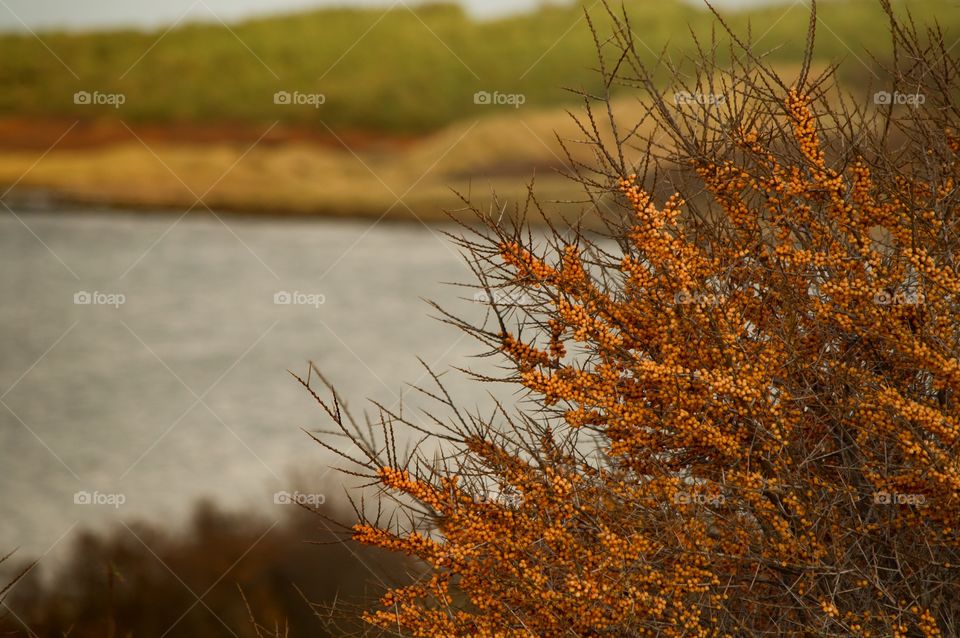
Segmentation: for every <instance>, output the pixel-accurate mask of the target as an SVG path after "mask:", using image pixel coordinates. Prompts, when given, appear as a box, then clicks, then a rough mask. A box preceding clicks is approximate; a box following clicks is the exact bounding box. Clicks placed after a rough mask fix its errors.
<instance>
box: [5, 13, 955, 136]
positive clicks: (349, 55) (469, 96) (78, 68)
mask: <svg viewBox="0 0 960 638" xmlns="http://www.w3.org/2000/svg"><path fill="white" fill-rule="evenodd" d="M588 4H591V5H592V6H593V9H592V14H593V15H594V17H595V18H596V23H597V24H598V25H603V24H605V20H604V19H603V16H602V13H601V12H602V5H601V4H599V3H597V4H593V3H592V2H591V3H588ZM805 4H806V3H798V4H796V5H795V6H794V7H793V8H792V9H790V10H789V11H786V14H785V10H786V7H785V6H778V7H771V8H766V9H763V10H757V11H751V12H750V13H749V14H747V13H740V14H735V13H730V14H729V19H730V22H731V24H733V25H734V26H736V27H737V28H738V29H741V30H743V31H745V30H746V27H747V24H748V19H749V21H750V24H751V25H752V32H753V34H754V36H755V37H756V38H759V42H758V45H757V50H758V51H771V53H770V55H771V56H772V58H773V59H774V60H777V61H782V62H784V63H795V62H796V61H797V58H798V55H799V53H800V51H802V48H803V44H804V37H803V36H804V34H805V30H806V21H807V19H808V14H807V8H806V7H805V6H804V5H805ZM627 7H628V11H629V12H630V14H631V16H632V21H633V24H634V27H635V30H636V33H637V36H638V37H639V38H640V39H641V40H642V41H643V43H644V44H646V46H647V47H649V49H650V50H652V51H658V50H660V48H661V47H663V46H664V45H666V44H668V43H669V42H671V41H675V42H678V43H688V42H689V41H690V38H689V37H688V35H687V33H686V31H687V25H688V24H689V25H691V26H692V28H693V29H694V31H696V32H697V33H698V34H700V35H701V36H706V35H708V34H709V30H710V28H711V26H712V25H713V23H714V21H713V18H712V16H710V15H709V14H707V13H706V12H705V11H704V10H702V9H700V8H695V7H692V6H690V5H687V4H683V3H681V2H679V1H678V0H662V1H659V2H652V1H650V0H628V1H627ZM909 7H910V9H911V11H912V12H913V13H914V15H915V16H917V17H918V18H919V19H921V20H922V21H928V20H929V19H930V18H931V16H936V17H937V18H938V19H939V20H940V21H941V23H942V24H943V25H944V27H945V29H946V30H947V31H948V34H949V32H954V31H957V28H956V27H958V26H960V12H958V8H957V6H956V5H955V4H951V3H947V2H944V1H942V0H909ZM820 17H821V23H822V26H821V29H820V31H819V42H818V57H819V58H820V59H821V60H824V61H828V60H829V61H834V60H840V59H844V58H846V59H847V60H848V64H846V65H845V67H844V72H843V77H844V78H845V79H846V80H848V81H851V82H865V81H867V80H871V79H872V76H871V73H870V72H868V71H867V70H866V69H865V68H864V67H863V66H862V65H861V64H860V63H859V62H858V61H857V58H858V57H859V58H861V59H863V60H864V61H868V60H869V58H867V57H866V56H865V55H864V53H863V46H864V45H872V46H882V43H884V42H885V41H886V37H885V35H884V33H885V24H886V21H885V17H884V15H883V14H882V12H881V11H880V8H879V3H878V2H876V1H875V0H843V1H842V2H841V1H834V2H829V1H827V2H822V3H821V5H820ZM161 33H162V32H155V33H143V32H137V31H113V32H104V33H95V34H67V33H44V34H41V37H42V39H43V43H41V42H40V41H38V40H37V39H35V38H34V37H32V36H30V35H6V36H3V37H2V38H0V86H2V87H3V90H2V91H0V116H13V115H30V116H54V117H61V116H62V117H71V118H74V117H77V118H90V117H117V116H119V117H122V118H123V119H125V120H128V121H134V122H158V123H177V122H184V121H190V122H206V121H217V122H220V123H231V122H238V123H250V122H272V121H274V120H283V121H287V122H291V123H303V124H309V123H316V125H317V127H319V128H322V125H321V124H320V121H321V120H322V121H323V122H325V123H326V124H327V125H329V126H331V127H333V128H335V129H336V128H338V127H339V128H353V129H362V130H370V131H389V132H394V133H420V132H424V131H429V130H434V129H437V128H438V127H440V126H442V125H445V124H448V123H450V122H452V121H454V120H457V119H460V118H462V117H466V116H474V115H478V114H481V113H489V112H490V111H491V110H493V109H500V110H502V111H506V110H508V109H511V108H512V107H511V106H510V105H509V104H504V105H500V106H489V105H477V104H474V94H475V93H476V92H477V91H488V92H491V93H492V92H494V91H499V92H500V93H502V94H513V93H521V94H523V95H524V99H525V101H526V103H525V105H524V108H530V107H533V106H552V105H557V104H561V103H564V102H567V101H570V100H571V96H570V95H569V94H568V93H566V92H565V91H564V90H563V88H562V87H564V86H571V87H585V88H592V87H594V86H595V84H596V82H597V78H596V74H595V71H594V70H592V68H591V67H592V61H593V59H594V57H595V56H594V53H593V43H592V40H591V36H590V34H589V31H588V29H587V25H586V22H585V21H584V20H583V19H582V10H581V9H580V8H579V7H569V8H567V7H564V8H558V7H545V8H543V9H541V10H539V11H538V12H536V13H533V14H527V15H521V16H516V17H511V18H508V19H502V20H497V21H490V22H477V21H473V20H471V19H470V18H469V17H468V16H466V15H465V14H464V13H463V12H462V11H461V10H460V9H458V8H456V7H454V6H449V5H431V6H426V7H420V8H418V9H416V12H413V11H411V10H409V9H406V8H397V9H395V10H393V11H391V12H389V13H387V14H384V12H383V10H375V9H364V10H348V9H336V10H323V11H316V12H311V13H305V14H298V15H289V16H281V17H274V18H269V19H261V20H254V21H249V22H245V23H242V24H238V25H232V26H231V27H230V28H227V27H224V26H222V25H220V24H193V25H184V26H181V27H178V28H176V29H174V30H172V31H170V32H169V33H167V34H166V35H165V36H163V37H162V38H160V35H161ZM761 36H762V37H761ZM158 38H160V39H159V41H158ZM948 40H950V38H949V37H948ZM44 43H45V45H46V46H45V45H44ZM47 47H49V49H50V50H48V49H47ZM669 50H670V52H671V55H677V56H680V55H681V54H682V53H683V51H680V50H678V49H677V48H676V47H672V48H669ZM51 51H52V52H51ZM54 54H55V55H54ZM58 57H59V59H60V60H62V63H61V61H60V60H58ZM651 58H652V53H651ZM68 67H69V69H68ZM71 71H72V72H71ZM74 73H75V74H76V75H77V76H78V78H79V79H77V78H75V77H74V75H73V74H74ZM77 91H87V92H90V93H93V92H95V91H99V92H100V93H101V94H113V93H122V94H123V96H124V98H125V103H124V104H123V105H122V106H121V107H120V108H119V109H116V108H114V107H113V106H111V105H110V104H101V105H84V104H75V103H74V94H75V92H77ZM277 91H287V92H288V93H291V94H294V93H295V92H300V93H301V94H303V95H309V94H315V93H316V94H323V96H324V98H325V102H324V103H323V104H322V105H320V106H319V107H315V106H314V105H311V104H303V105H289V104H275V103H274V95H275V93H276V92H277ZM303 99H306V98H303Z"/></svg>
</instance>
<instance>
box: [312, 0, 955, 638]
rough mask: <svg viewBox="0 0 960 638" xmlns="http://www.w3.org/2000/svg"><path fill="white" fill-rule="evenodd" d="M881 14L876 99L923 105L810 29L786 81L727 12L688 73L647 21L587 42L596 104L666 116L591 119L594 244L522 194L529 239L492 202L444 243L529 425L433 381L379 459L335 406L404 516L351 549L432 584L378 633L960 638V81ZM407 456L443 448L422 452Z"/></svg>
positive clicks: (596, 114)
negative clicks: (616, 102)
mask: <svg viewBox="0 0 960 638" xmlns="http://www.w3.org/2000/svg"><path fill="white" fill-rule="evenodd" d="M877 10H878V11H886V13H887V15H888V17H889V20H890V34H891V42H892V44H893V47H892V49H891V52H890V54H889V56H887V58H886V59H887V60H889V62H888V63H887V64H886V66H885V76H884V80H885V82H887V84H886V85H885V86H884V87H883V88H884V89H885V90H888V91H901V92H902V91H909V92H910V93H912V94H918V95H921V94H922V95H923V96H924V100H923V104H922V105H920V106H917V105H902V104H896V103H895V102H896V100H884V99H874V96H873V95H870V96H866V97H864V96H851V95H844V94H842V92H841V91H840V90H839V89H838V87H837V86H836V84H835V83H834V82H833V76H832V70H831V69H827V70H825V71H815V70H814V69H812V68H811V64H810V60H811V53H810V52H811V51H812V50H813V48H814V47H815V46H816V31H817V30H816V25H817V20H816V15H815V8H814V9H813V11H812V12H811V20H810V25H811V26H810V29H809V32H808V33H807V34H806V38H807V43H808V46H807V49H808V52H807V55H806V57H805V59H804V60H803V61H802V64H801V65H800V68H799V71H797V72H795V73H793V74H792V75H791V77H783V74H782V73H778V72H776V71H775V70H774V69H771V68H770V67H769V66H768V65H766V64H765V62H764V60H763V56H762V55H761V53H759V52H758V51H757V50H756V48H755V47H753V46H752V45H751V44H750V42H749V40H748V39H746V38H741V37H740V36H739V35H738V34H736V33H733V32H732V31H731V30H729V29H725V23H724V22H723V20H722V17H720V16H719V15H718V16H717V20H718V24H719V26H720V29H718V32H719V33H720V35H719V36H717V37H716V38H715V40H714V41H712V42H704V43H699V42H698V43H697V44H698V47H699V50H700V51H701V53H700V55H699V56H698V57H696V58H695V59H693V60H686V61H683V62H678V63H677V64H676V65H675V66H674V65H672V64H671V63H670V62H669V60H668V59H666V58H665V59H664V60H662V61H661V64H660V65H659V66H658V67H657V68H649V67H647V66H644V65H643V64H642V63H641V56H640V55H638V53H637V49H636V47H637V46H638V44H637V42H636V38H635V35H634V32H635V30H636V29H638V28H642V26H638V25H631V24H630V23H629V20H628V19H627V17H626V16H624V15H623V14H620V13H617V12H616V11H613V10H610V9H609V8H608V11H607V13H606V15H605V17H604V19H605V21H606V22H609V23H610V25H611V30H610V33H609V34H608V33H606V32H604V33H600V32H599V29H597V28H594V27H593V25H594V20H593V18H591V20H590V23H591V28H592V29H594V32H595V33H596V34H597V38H596V39H597V43H598V51H599V53H600V64H599V68H600V73H602V74H603V77H604V79H605V84H606V86H608V87H613V86H616V85H627V86H633V87H636V88H638V89H639V90H641V91H644V92H645V96H644V98H643V99H644V100H645V103H646V104H648V111H647V116H648V118H649V121H648V122H647V124H648V125H647V126H646V127H640V126H633V127H631V126H624V125H623V124H622V123H618V122H616V121H613V120H612V115H610V113H611V111H610V110H608V109H607V108H606V106H605V102H606V98H607V96H606V95H584V96H583V97H584V101H585V106H586V115H585V116H584V117H583V118H582V119H581V125H582V130H583V132H584V138H585V139H584V140H581V142H582V143H587V144H592V145H594V147H595V149H596V157H597V162H596V165H594V166H585V165H574V164H572V165H571V178H572V179H575V180H577V181H578V182H580V184H581V185H582V186H583V191H584V205H583V208H584V215H591V216H593V217H594V218H596V219H599V220H602V223H603V227H604V228H605V229H606V230H605V231H604V232H601V233H589V232H586V231H583V230H581V229H580V225H579V224H578V222H577V220H570V223H569V224H568V225H566V226H563V227H561V226H559V225H554V226H550V227H549V228H548V229H547V230H545V231H540V230H536V229H532V228H531V226H530V224H529V223H528V220H529V219H531V218H533V216H534V215H535V214H536V213H537V212H538V211H540V210H541V207H542V206H546V205H547V204H541V203H540V202H539V201H537V199H536V197H535V188H532V189H531V195H530V198H529V200H528V201H527V202H526V205H525V206H524V207H522V208H521V209H520V210H518V211H517V215H516V216H514V218H512V219H511V220H509V221H504V219H503V218H502V217H501V216H499V215H495V216H490V215H489V214H487V213H485V212H484V210H483V209H481V208H480V207H477V208H475V211H476V213H477V216H478V219H479V221H480V222H481V223H480V224H479V225H476V226H469V227H464V232H463V233H462V234H461V235H457V236H456V237H455V239H454V241H456V242H457V243H458V245H459V246H460V248H462V249H463V251H464V253H465V254H466V255H468V258H469V260H470V263H471V266H472V267H473V271H474V272H475V273H476V275H477V281H476V282H475V284H476V285H477V287H478V288H479V289H480V290H483V291H485V292H486V297H485V298H486V299H487V300H488V301H489V312H488V315H487V320H486V321H484V322H482V323H481V324H480V325H477V322H469V321H466V320H462V319H458V318H457V317H456V315H455V314H453V313H445V314H444V317H445V318H446V320H447V321H450V322H452V323H454V324H456V325H458V326H460V327H461V328H462V329H463V330H465V331H467V332H468V333H469V334H471V335H472V336H474V337H475V338H477V339H478V340H479V341H480V342H482V343H483V344H486V345H487V346H488V347H489V348H490V352H489V353H488V354H491V355H493V356H497V357H499V358H500V359H501V361H502V362H503V363H504V369H505V370H506V372H505V373H504V374H503V375H502V376H501V377H500V378H497V379H492V378H489V377H483V378H480V379H478V382H482V381H498V382H501V383H505V384H508V385H512V386H513V387H515V388H518V389H522V390H523V392H524V394H523V397H524V400H523V401H521V402H520V403H519V404H518V406H516V407H514V406H506V405H500V404H498V406H497V408H498V409H497V410H496V412H495V414H494V415H493V416H492V417H483V416H482V415H480V414H470V413H468V412H467V411H465V410H463V409H461V408H459V407H458V406H457V404H456V401H455V400H454V399H453V398H452V397H450V396H448V395H447V394H446V393H445V392H444V391H443V389H442V384H440V383H439V378H438V377H436V376H435V377H434V379H435V380H436V381H437V385H438V387H439V388H440V389H439V390H425V391H427V392H430V393H431V394H432V396H434V397H436V398H437V400H438V401H440V403H441V404H443V405H444V406H445V408H444V414H445V415H446V414H448V415H447V416H436V417H435V418H434V426H433V427H432V428H428V427H424V426H423V425H422V424H420V423H419V422H416V421H414V420H412V419H411V418H410V417H409V416H404V415H402V414H398V413H395V412H391V411H389V410H386V409H381V411H380V420H379V421H377V422H373V423H372V424H371V425H372V426H374V427H377V428H382V429H381V430H380V436H379V438H377V437H372V436H363V435H361V434H360V432H361V430H356V429H354V426H352V425H351V421H350V420H349V419H348V418H347V417H346V415H345V413H344V412H343V411H342V410H341V403H340V401H339V399H338V398H337V397H336V394H334V398H333V400H327V399H324V398H321V397H320V396H319V394H316V393H315V396H316V397H317V399H318V401H320V403H321V404H322V405H323V406H324V407H325V408H326V409H327V411H328V413H329V414H330V416H331V417H332V418H333V419H334V421H335V422H336V423H337V424H339V425H340V427H341V428H343V431H344V432H346V433H348V434H349V435H350V436H351V438H352V439H353V442H354V443H355V444H356V446H357V447H358V448H359V450H360V451H359V452H356V453H354V452H349V453H348V452H343V451H342V449H341V448H337V449H338V450H340V451H341V453H342V454H344V456H345V457H346V458H349V459H350V460H351V461H353V462H355V463H356V464H357V465H358V469H357V470H356V473H357V474H359V475H362V476H366V477H368V478H369V479H370V481H371V482H372V484H373V485H375V486H376V487H377V488H378V489H379V494H380V497H381V499H383V500H384V502H388V501H390V500H392V501H393V503H395V506H394V508H393V509H389V508H384V509H381V510H378V515H376V516H375V515H373V514H371V508H370V507H369V505H368V504H363V505H361V506H360V507H358V508H357V512H358V515H359V516H360V520H359V521H358V522H357V523H356V524H355V525H353V526H352V529H351V534H352V536H353V538H354V539H355V540H356V541H358V542H360V543H363V544H366V545H372V546H376V547H380V548H386V549H390V550H393V551H396V552H403V553H405V554H408V555H410V556H414V557H417V558H418V559H419V560H420V561H422V562H423V564H424V565H425V566H426V568H427V569H426V570H425V572H424V575H423V576H422V577H419V578H417V579H416V580H414V581H413V582H412V583H410V584H409V585H407V586H403V587H398V588H394V589H391V590H389V591H386V592H385V593H384V595H383V597H382V599H381V600H380V605H379V606H378V607H377V608H376V609H373V610H370V611H368V612H367V613H366V614H365V619H366V620H367V622H368V623H369V624H370V625H371V626H373V627H375V628H379V629H380V630H381V631H382V632H383V634H385V635H397V636H423V637H435V636H491V637H492V636H505V637H506V636H531V635H532V636H664V637H670V636H675V637H680V636H702V637H706V636H874V637H884V636H902V637H906V636H926V637H933V636H958V635H960V455H958V451H957V445H958V441H960V403H958V401H960V359H958V354H960V349H958V348H960V347H958V340H960V314H958V311H960V296H958V295H960V273H958V268H957V259H958V257H960V253H958V248H960V221H958V218H957V215H958V210H960V208H958V196H957V177H958V159H960V156H958V151H960V133H958V132H957V130H958V127H957V121H956V120H957V115H958V112H957V107H956V104H955V101H954V100H955V96H956V95H957V88H958V84H957V82H956V77H957V65H956V59H955V57H954V56H953V54H952V53H951V52H950V50H949V45H948V44H945V43H946V42H947V39H946V38H945V36H944V34H943V33H941V32H939V31H938V30H937V29H936V28H933V29H930V30H926V31H924V30H920V29H918V28H917V27H915V26H914V25H913V24H912V23H911V22H910V21H909V19H906V18H904V17H903V16H901V15H898V14H897V13H896V11H895V10H894V9H893V8H892V7H891V6H890V5H889V4H887V3H885V2H880V3H879V4H878V9H877ZM588 17H589V16H588ZM721 45H724V46H728V47H729V48H730V55H728V56H727V58H726V59H727V61H726V62H725V63H724V64H720V63H719V62H718V61H717V60H718V57H717V55H716V52H717V51H718V50H719V48H720V46H721ZM731 60H732V62H731ZM664 71H666V72H667V74H668V75H669V76H670V77H671V78H672V81H673V83H674V85H675V86H674V87H673V88H674V93H673V94H675V93H677V92H680V91H683V92H684V93H683V94H684V95H713V96H717V97H716V99H697V100H676V99H674V98H673V94H672V93H671V92H664V91H663V90H662V87H663V83H662V81H661V80H660V79H659V78H660V76H661V75H662V74H663V73H664ZM650 123H653V126H650V125H649V124H650ZM631 124H635V123H631ZM601 129H604V130H605V131H612V132H613V138H614V139H615V143H613V144H612V145H611V144H610V143H609V141H607V140H609V138H608V137H607V136H606V134H605V133H604V134H601ZM641 131H642V133H641ZM491 209H493V210H496V211H500V210H502V209H501V208H500V207H499V206H493V207H491ZM544 218H545V219H547V218H549V217H548V216H544ZM495 292H500V293H502V294H494V293H495ZM518 299H523V300H524V301H523V303H518V302H516V300H518ZM504 300H507V301H504ZM305 384H306V385H308V387H309V385H310V382H309V381H307V382H305ZM399 429H404V430H407V431H409V432H410V433H411V434H412V435H417V436H418V437H420V436H422V437H425V438H428V439H432V440H434V441H435V442H436V444H437V446H438V448H439V450H440V452H438V453H437V454H436V455H433V454H432V452H431V453H427V452H422V453H421V452H419V451H417V449H415V450H414V451H413V452H412V453H408V454H404V455H402V454H401V453H400V451H399V450H401V449H402V448H403V446H402V445H399V444H397V442H396V441H397V434H396V431H397V430H399ZM490 493H493V494H494V495H495V496H496V497H494V498H488V497H486V496H485V495H489V494H490ZM385 512H388V513H385Z"/></svg>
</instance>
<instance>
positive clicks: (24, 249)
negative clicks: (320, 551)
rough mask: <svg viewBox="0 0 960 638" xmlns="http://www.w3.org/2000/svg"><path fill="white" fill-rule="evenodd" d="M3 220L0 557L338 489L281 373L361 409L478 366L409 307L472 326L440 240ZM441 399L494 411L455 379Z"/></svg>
mask: <svg viewBox="0 0 960 638" xmlns="http://www.w3.org/2000/svg"><path fill="white" fill-rule="evenodd" d="M15 212H16V213H17V214H16V215H14V214H12V213H10V212H7V211H4V214H3V215H0V255H2V257H0V258H2V269H0V294H2V298H3V300H4V301H3V304H2V306H0V352H2V357H0V455H2V468H3V471H2V472H0V553H3V552H5V551H6V550H9V549H13V548H16V547H19V548H20V550H19V552H18V556H19V557H21V558H26V557H32V556H41V555H46V556H47V559H45V562H47V563H51V562H56V560H57V557H58V556H60V555H63V554H64V553H65V551H66V550H67V549H68V548H69V545H70V542H71V538H73V537H74V536H75V535H76V534H77V532H78V530H80V529H82V528H84V527H92V528H95V529H102V528H105V527H106V526H109V525H110V524H115V523H116V522H117V521H120V520H123V521H128V520H133V519H138V518H142V519H147V520H150V521H160V522H165V523H170V524H175V523H176V522H177V521H180V520H183V519H184V518H185V516H186V515H187V514H188V513H189V512H190V510H191V508H192V506H193V504H194V503H195V501H196V500H197V499H199V498H201V497H204V498H210V499H212V500H214V501H216V502H218V503H220V504H222V505H224V506H225V507H229V508H234V507H237V508H240V507H254V508H261V509H264V510H266V511H269V510H268V508H270V507H277V506H276V505H274V502H273V496H274V494H275V493H276V492H277V491H280V490H290V489H292V488H293V487H295V482H294V481H293V478H292V477H294V476H295V475H297V476H302V477H304V478H303V479H301V480H302V481H303V482H304V483H306V484H310V485H318V486H323V485H328V484H327V483H326V482H327V481H331V480H332V481H333V483H334V484H335V483H336V482H337V481H339V480H341V479H340V478H339V476H338V475H337V474H336V473H335V472H328V470H327V468H328V466H329V464H330V461H331V454H330V453H328V452H326V451H324V450H323V449H322V448H321V447H320V446H318V445H317V444H315V443H314V442H312V441H311V440H310V439H309V438H308V437H307V435H306V434H304V433H303V432H302V431H301V428H306V429H318V428H329V427H330V426H331V424H330V422H329V421H328V420H327V419H326V418H325V416H324V415H323V413H322V412H321V411H320V409H319V407H318V406H316V405H315V404H314V403H313V401H312V399H311V398H310V397H309V395H308V394H307V393H306V392H305V391H304V390H303V389H302V388H301V387H300V386H299V385H298V384H297V383H296V381H295V380H294V379H293V378H292V377H291V376H290V375H289V374H288V372H287V370H294V371H297V372H306V362H307V361H308V360H311V359H312V360H314V361H316V362H317V363H318V365H319V367H320V368H321V369H322V370H323V371H324V373H325V375H327V376H328V377H329V379H330V380H331V381H332V382H333V383H334V384H335V385H336V386H337V387H338V390H339V391H340V392H341V394H342V395H343V397H345V398H347V399H348V400H349V401H350V403H351V406H352V407H354V408H355V409H362V408H363V407H364V403H363V402H364V400H365V399H366V398H367V397H369V398H373V399H376V400H378V401H381V402H384V403H386V404H387V405H395V404H396V403H397V402H398V401H399V399H400V396H401V394H402V393H403V392H405V391H407V392H408V393H409V391H408V390H407V387H406V385H405V384H406V383H408V382H417V381H420V382H423V380H424V375H423V370H422V368H421V367H420V364H419V363H418V362H417V359H416V357H417V356H420V357H422V358H423V359H424V360H425V361H427V362H429V363H431V364H434V365H435V366H436V368H437V369H438V370H445V369H448V368H449V367H450V366H451V365H459V366H473V367H477V363H478V362H477V360H476V359H470V358H469V357H470V356H471V355H476V354H478V353H480V352H481V351H482V350H483V348H482V346H481V345H480V344H478V343H476V342H475V341H473V340H472V339H471V338H469V337H465V336H463V335H462V334H461V333H459V332H458V331H457V330H455V329H454V328H452V327H450V326H447V325H444V324H442V323H440V322H439V321H437V320H435V319H432V318H430V315H431V314H434V313H433V311H432V309H431V308H429V307H428V305H427V304H426V303H425V302H424V301H422V300H421V298H430V299H433V300H435V301H437V302H439V303H441V304H442V305H444V306H445V307H448V308H450V309H452V310H455V311H458V312H461V313H462V314H465V315H466V316H471V317H472V316H476V317H481V316H482V312H483V310H482V306H481V305H480V304H476V303H473V302H472V301H470V300H469V299H468V300H464V298H469V297H471V296H472V292H471V291H466V290H464V289H462V288H461V289H458V288H456V287H454V286H450V285H444V284H442V283H441V282H451V281H459V282H469V281H471V278H470V273H469V270H468V269H467V268H466V266H465V265H464V264H463V261H462V260H461V258H460V256H459V255H458V254H457V253H456V251H455V250H454V249H453V246H452V245H451V244H450V243H449V241H448V240H447V239H445V238H444V237H442V236H441V235H440V230H441V229H439V228H436V227H433V228H427V227H425V226H420V225H418V226H414V225H403V226H401V225H390V224H374V223H373V221H372V220H370V221H317V220H306V221H293V220H267V219H263V218H257V219H254V218H238V217H223V218H222V221H221V220H220V219H218V218H216V217H214V216H212V215H209V216H202V215H197V216H188V217H184V218H182V219H178V218H177V217H176V216H170V215H163V214H160V215H153V214H146V213H136V214H132V213H123V212H113V211H103V212H82V213H81V212H71V211H62V212H60V211H58V212H56V213H47V212H33V211H31V212H20V211H17V210H16V209H15ZM449 385H450V387H451V388H452V389H453V391H454V392H455V395H456V396H457V397H458V398H459V399H460V400H461V401H462V402H463V404H464V405H467V406H476V405H484V404H487V403H488V401H489V400H488V399H486V398H485V397H486V393H487V392H488V390H489V386H488V385H484V386H478V385H477V384H473V383H471V382H469V381H468V380H466V379H464V378H463V376H462V375H461V374H459V373H457V372H451V373H450V378H449ZM408 398H409V397H408ZM415 403H416V402H415ZM420 403H421V404H422V403H423V402H422V401H421V402H420ZM296 485H300V483H297V484H296ZM324 489H326V488H324ZM327 491H328V492H330V493H328V494H325V496H326V498H327V502H328V503H329V502H331V501H332V500H336V499H343V495H342V490H327Z"/></svg>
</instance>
